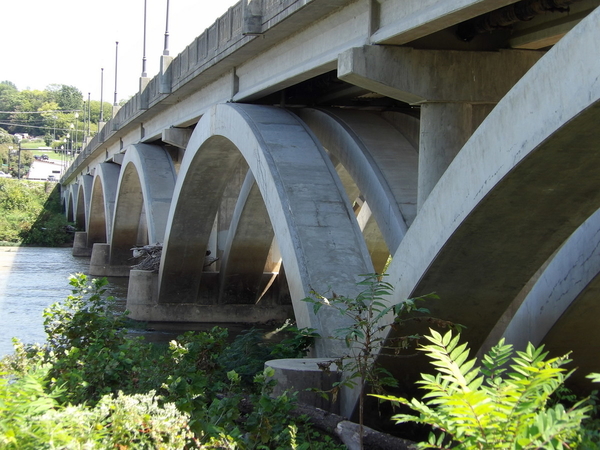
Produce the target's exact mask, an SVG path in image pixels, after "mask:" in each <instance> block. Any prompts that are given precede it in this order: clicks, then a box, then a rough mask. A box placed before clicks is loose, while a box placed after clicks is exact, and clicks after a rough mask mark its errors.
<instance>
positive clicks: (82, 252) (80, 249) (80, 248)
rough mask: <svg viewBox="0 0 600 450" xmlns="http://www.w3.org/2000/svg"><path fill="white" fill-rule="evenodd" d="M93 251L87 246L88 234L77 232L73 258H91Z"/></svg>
mask: <svg viewBox="0 0 600 450" xmlns="http://www.w3.org/2000/svg"><path fill="white" fill-rule="evenodd" d="M91 254H92V249H91V248H89V247H88V246H87V233H86V232H85V231H77V232H76V233H75V238H74V240H73V256H76V257H79V256H91Z"/></svg>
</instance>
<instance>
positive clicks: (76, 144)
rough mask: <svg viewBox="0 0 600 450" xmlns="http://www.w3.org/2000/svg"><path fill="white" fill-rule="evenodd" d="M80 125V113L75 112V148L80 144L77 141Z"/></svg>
mask: <svg viewBox="0 0 600 450" xmlns="http://www.w3.org/2000/svg"><path fill="white" fill-rule="evenodd" d="M78 125H79V113H75V150H77V146H78V145H79V144H78V143H77V138H78V135H79V133H78V131H79V130H78ZM71 156H73V154H72V153H71Z"/></svg>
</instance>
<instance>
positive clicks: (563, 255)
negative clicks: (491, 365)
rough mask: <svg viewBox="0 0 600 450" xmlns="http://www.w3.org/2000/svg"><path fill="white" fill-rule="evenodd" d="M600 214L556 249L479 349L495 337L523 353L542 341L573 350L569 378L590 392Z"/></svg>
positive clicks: (598, 310)
mask: <svg viewBox="0 0 600 450" xmlns="http://www.w3.org/2000/svg"><path fill="white" fill-rule="evenodd" d="M599 249H600V211H596V212H595V213H594V214H593V215H592V216H591V217H590V218H588V219H587V220H586V221H585V222H584V223H583V224H582V225H581V226H580V227H579V228H578V229H577V230H576V231H575V232H574V233H573V234H572V235H571V237H570V238H569V239H568V240H567V241H566V242H565V243H564V244H563V245H562V246H561V247H560V248H559V249H558V251H557V252H556V254H555V255H553V257H552V258H551V260H550V261H549V263H548V264H547V266H546V267H545V269H544V270H543V271H542V272H541V273H540V274H538V276H537V277H536V279H535V280H534V282H533V283H532V284H531V285H530V286H529V289H528V290H527V292H526V293H525V294H524V295H523V296H518V297H517V299H516V301H513V303H512V304H511V305H510V307H509V308H508V309H507V311H506V312H505V314H504V315H503V317H502V318H501V319H500V320H499V321H498V323H497V324H496V326H495V327H494V329H493V330H492V332H491V333H490V335H489V336H488V338H487V340H486V342H485V343H484V345H483V348H484V349H486V348H489V347H491V346H492V345H494V344H495V343H496V342H497V341H498V339H499V338H500V337H504V338H506V342H507V343H509V344H513V345H514V346H515V348H517V349H521V350H523V349H524V348H525V347H526V345H527V343H528V342H531V343H533V344H534V345H540V344H542V343H544V344H546V345H547V349H548V350H550V351H551V353H552V354H553V355H563V354H566V353H568V352H571V351H572V352H573V355H572V357H574V358H576V361H577V366H578V369H577V372H576V373H575V375H574V376H573V377H571V381H570V382H571V383H573V381H574V380H575V381H576V383H577V384H579V385H585V386H586V387H587V388H588V389H591V382H590V381H589V380H585V378H584V377H585V375H587V374H588V373H590V372H593V371H596V370H598V364H597V352H596V351H595V349H594V347H595V346H589V345H585V344H584V343H582V342H581V339H584V340H585V341H587V342H600V328H599V327H598V326H597V321H598V316H599V315H600V305H598V302H597V298H598V286H599V283H600V277H598V274H599V273H600V250H599Z"/></svg>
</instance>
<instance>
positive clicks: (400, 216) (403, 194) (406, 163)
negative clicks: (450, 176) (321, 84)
mask: <svg viewBox="0 0 600 450" xmlns="http://www.w3.org/2000/svg"><path fill="white" fill-rule="evenodd" d="M298 115H299V116H300V118H301V119H302V120H303V121H304V122H306V123H307V125H308V126H309V127H310V128H311V130H312V131H313V132H314V133H315V135H316V136H317V138H318V139H319V140H320V141H321V143H322V144H323V146H324V147H325V148H327V150H328V151H329V152H331V154H332V155H333V156H335V158H337V159H338V160H339V161H340V162H341V163H342V164H343V166H344V167H345V168H346V170H347V171H348V173H349V174H350V176H351V177H352V179H353V180H354V181H355V183H356V185H357V186H358V188H359V190H360V192H361V193H362V195H363V196H364V198H365V200H366V201H367V203H368V205H369V208H370V210H371V212H372V214H373V215H374V217H375V220H376V221H377V224H378V225H379V228H380V230H381V234H382V235H383V237H384V239H385V242H386V244H387V247H388V249H389V250H390V253H392V254H393V253H394V252H395V251H396V249H397V248H398V245H399V244H400V241H401V240H402V238H403V237H404V235H405V234H406V231H407V229H408V226H409V225H410V224H411V223H412V222H413V220H414V218H415V216H416V214H417V210H416V205H417V173H418V170H417V164H418V153H417V150H416V149H415V148H414V147H413V146H412V144H411V143H410V142H409V141H408V140H407V139H406V138H405V137H404V136H403V134H402V133H400V132H399V131H398V129H397V128H396V127H394V126H393V125H392V124H390V122H388V121H387V120H385V119H383V118H382V117H381V116H379V115H378V114H375V113H371V112H365V111H348V110H342V109H311V108H307V109H302V110H299V111H298Z"/></svg>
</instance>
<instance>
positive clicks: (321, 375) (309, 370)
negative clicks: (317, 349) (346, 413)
mask: <svg viewBox="0 0 600 450" xmlns="http://www.w3.org/2000/svg"><path fill="white" fill-rule="evenodd" d="M321 365H323V368H321V367H320V366H321ZM326 367H327V370H325V368H326ZM265 368H271V369H273V370H274V372H275V373H274V374H273V377H272V378H273V379H274V380H275V381H276V382H277V384H276V385H275V388H274V389H273V394H272V395H273V396H279V395H281V394H283V393H284V392H285V391H290V392H296V393H297V395H298V397H297V398H298V402H299V403H304V404H306V405H311V406H314V407H315V408H321V409H323V410H325V411H329V412H332V413H334V414H339V413H340V397H339V396H337V395H336V396H335V400H334V396H333V395H331V394H329V398H328V399H325V398H323V397H322V396H321V395H320V394H318V393H317V392H314V391H308V389H318V390H321V391H323V392H329V391H330V390H331V389H332V388H333V387H334V386H333V384H334V383H337V382H339V381H340V379H341V372H339V371H338V370H337V366H336V365H335V364H331V360H329V359H327V358H301V359H273V360H271V361H267V362H266V363H265Z"/></svg>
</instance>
